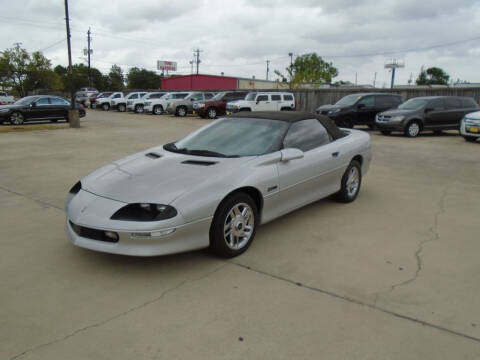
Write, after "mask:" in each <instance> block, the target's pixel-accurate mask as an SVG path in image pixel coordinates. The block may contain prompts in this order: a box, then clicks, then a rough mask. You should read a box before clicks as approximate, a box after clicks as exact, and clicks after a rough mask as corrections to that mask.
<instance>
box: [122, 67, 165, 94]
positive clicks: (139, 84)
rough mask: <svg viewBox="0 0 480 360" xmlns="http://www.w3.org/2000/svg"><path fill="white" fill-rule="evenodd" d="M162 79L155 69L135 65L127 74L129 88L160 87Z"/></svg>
mask: <svg viewBox="0 0 480 360" xmlns="http://www.w3.org/2000/svg"><path fill="white" fill-rule="evenodd" d="M161 84H162V80H161V78H160V76H159V75H157V74H156V73H155V72H154V71H150V70H146V69H139V68H137V67H133V68H131V69H130V71H129V72H128V75H127V87H128V88H129V89H159V88H160V87H161Z"/></svg>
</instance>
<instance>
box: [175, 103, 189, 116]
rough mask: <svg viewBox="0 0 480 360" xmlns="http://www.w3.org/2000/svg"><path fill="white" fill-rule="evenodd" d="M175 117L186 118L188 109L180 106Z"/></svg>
mask: <svg viewBox="0 0 480 360" xmlns="http://www.w3.org/2000/svg"><path fill="white" fill-rule="evenodd" d="M175 115H177V116H180V117H184V116H186V115H187V108H186V107H185V106H179V107H178V108H177V111H175Z"/></svg>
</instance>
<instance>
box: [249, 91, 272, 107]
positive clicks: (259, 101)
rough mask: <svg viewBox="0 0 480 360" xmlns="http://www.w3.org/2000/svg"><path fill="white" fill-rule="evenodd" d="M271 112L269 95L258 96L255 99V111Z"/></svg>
mask: <svg viewBox="0 0 480 360" xmlns="http://www.w3.org/2000/svg"><path fill="white" fill-rule="evenodd" d="M252 110H253V109H252ZM269 110H271V103H270V97H269V95H266V94H263V95H257V98H256V99H255V111H269Z"/></svg>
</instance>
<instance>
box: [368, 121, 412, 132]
mask: <svg viewBox="0 0 480 360" xmlns="http://www.w3.org/2000/svg"><path fill="white" fill-rule="evenodd" d="M404 121H405V120H401V121H391V120H390V121H378V120H375V127H376V128H377V129H378V130H380V131H382V130H384V131H403V128H404Z"/></svg>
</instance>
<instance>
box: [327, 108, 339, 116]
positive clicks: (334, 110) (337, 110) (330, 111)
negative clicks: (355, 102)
mask: <svg viewBox="0 0 480 360" xmlns="http://www.w3.org/2000/svg"><path fill="white" fill-rule="evenodd" d="M340 110H341V109H333V110H329V111H328V115H332V114H336V113H339V112H340Z"/></svg>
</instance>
